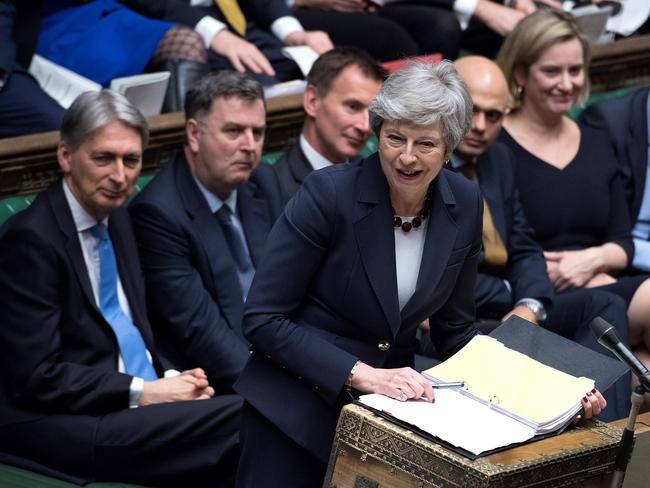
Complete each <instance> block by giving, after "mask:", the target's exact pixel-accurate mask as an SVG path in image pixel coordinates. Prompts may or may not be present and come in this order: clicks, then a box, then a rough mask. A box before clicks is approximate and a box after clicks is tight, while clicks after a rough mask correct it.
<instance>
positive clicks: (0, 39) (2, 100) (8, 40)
mask: <svg viewBox="0 0 650 488" xmlns="http://www.w3.org/2000/svg"><path fill="white" fill-rule="evenodd" d="M40 3H41V2H40V0H22V1H20V2H16V1H15V0H0V46H2V49H0V138H3V137H16V136H23V135H27V134H32V133H35V132H45V131H50V130H58V128H59V127H61V119H62V118H63V112H64V111H65V110H64V109H63V107H61V105H59V104H58V103H57V102H56V100H54V99H53V98H51V97H50V96H49V95H48V94H47V93H45V92H44V91H43V89H42V88H41V87H40V85H39V84H38V82H37V81H36V80H35V79H34V78H33V77H32V76H31V75H30V74H29V73H28V71H27V68H29V64H30V63H31V60H32V56H33V54H34V45H33V44H34V43H33V42H31V41H35V39H36V36H37V34H38V24H39V21H38V12H39V8H40Z"/></svg>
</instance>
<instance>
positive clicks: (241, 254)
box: [215, 204, 255, 300]
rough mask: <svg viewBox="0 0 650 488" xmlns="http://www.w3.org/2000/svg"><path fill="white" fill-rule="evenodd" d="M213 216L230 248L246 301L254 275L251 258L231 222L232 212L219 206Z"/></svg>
mask: <svg viewBox="0 0 650 488" xmlns="http://www.w3.org/2000/svg"><path fill="white" fill-rule="evenodd" d="M215 215H216V216H217V219H219V223H220V224H221V229H222V230H223V233H224V235H225V236H226V242H228V247H229V248H230V253H231V254H232V257H233V259H234V260H235V263H236V264H237V273H238V275H239V283H240V284H241V288H242V295H243V298H244V300H246V297H247V296H248V290H250V287H251V283H252V281H253V275H254V274H255V267H254V266H253V262H252V261H251V257H250V256H249V255H248V250H247V249H246V246H245V244H244V236H243V235H242V233H241V231H240V230H239V229H238V228H237V227H235V224H234V223H233V221H232V212H231V211H230V207H228V205H226V204H223V205H221V208H220V209H219V210H218V211H217V213H216V214H215Z"/></svg>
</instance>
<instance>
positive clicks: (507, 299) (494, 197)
mask: <svg viewBox="0 0 650 488" xmlns="http://www.w3.org/2000/svg"><path fill="white" fill-rule="evenodd" d="M477 172H478V182H479V186H480V188H481V192H482V193H483V197H484V198H485V201H486V202H487V204H488V207H489V208H490V213H491V215H492V220H493V221H494V226H495V228H496V230H497V232H498V233H499V236H501V239H502V240H503V243H504V245H505V247H506V249H507V251H508V262H507V264H506V267H505V270H504V272H503V274H502V275H501V276H496V275H495V274H494V273H492V272H489V271H485V270H483V268H482V266H481V264H479V274H478V278H477V280H476V290H475V295H476V304H477V307H478V309H479V314H482V311H481V309H482V308H484V307H485V309H486V310H490V309H494V313H495V315H494V316H488V315H489V314H488V315H485V317H486V318H497V319H500V318H501V317H502V316H503V313H506V312H508V311H510V310H511V309H512V307H513V306H514V304H515V303H516V302H517V301H519V300H521V299H522V298H536V299H538V300H541V301H542V302H543V303H544V304H545V306H547V307H548V306H550V304H551V300H552V298H553V285H552V284H551V280H550V279H549V277H548V272H547V270H546V261H545V260H544V254H543V251H542V248H541V247H540V245H539V244H538V243H537V241H536V240H535V234H534V232H533V230H532V228H531V227H530V225H528V221H527V220H526V215H525V214H524V209H523V207H522V205H521V201H520V200H519V191H518V190H517V188H516V186H515V178H514V174H515V158H514V154H513V153H512V151H511V150H510V148H508V147H507V146H506V145H504V144H502V143H500V142H495V143H493V144H492V145H491V146H490V147H489V148H488V149H487V151H485V153H483V154H482V155H481V156H480V157H479V158H478V160H477ZM504 279H505V280H507V281H508V282H509V283H510V286H511V288H512V291H511V292H508V290H507V289H506V287H505V285H504V283H503V280H504ZM504 310H505V312H504Z"/></svg>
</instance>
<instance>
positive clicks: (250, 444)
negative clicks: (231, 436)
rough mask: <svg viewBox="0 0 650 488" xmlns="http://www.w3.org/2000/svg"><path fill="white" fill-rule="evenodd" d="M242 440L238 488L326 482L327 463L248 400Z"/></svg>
mask: <svg viewBox="0 0 650 488" xmlns="http://www.w3.org/2000/svg"><path fill="white" fill-rule="evenodd" d="M296 415H309V412H296ZM240 442H241V460H240V462H239V468H238V470H237V488H288V487H291V488H314V487H318V486H322V484H323V479H324V478H325V470H326V469H327V466H326V464H325V463H324V462H322V461H321V460H319V459H317V458H315V457H314V456H312V455H311V454H309V453H308V452H307V451H306V450H305V449H303V448H302V447H301V446H299V445H298V444H296V443H295V442H294V441H293V440H291V439H290V438H289V437H287V436H286V435H285V434H284V433H283V432H282V431H280V430H279V429H278V428H277V427H276V426H275V425H273V424H272V423H271V422H269V421H268V420H267V419H266V417H264V416H262V415H261V414H260V413H259V412H258V411H257V410H255V408H253V407H252V406H251V405H250V404H249V403H248V402H244V407H243V409H242V427H241V432H240Z"/></svg>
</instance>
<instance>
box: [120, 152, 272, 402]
mask: <svg viewBox="0 0 650 488" xmlns="http://www.w3.org/2000/svg"><path fill="white" fill-rule="evenodd" d="M282 208H283V206H282V201H281V198H280V192H279V189H278V187H277V181H276V179H275V175H273V173H272V170H271V168H270V167H268V166H266V165H261V166H260V167H259V168H258V169H257V170H256V171H255V172H254V173H253V175H252V176H251V178H250V180H249V181H248V182H246V183H244V184H242V185H240V187H239V188H238V190H237V212H238V213H239V216H240V219H241V222H242V225H243V227H244V233H245V234H246V238H247V244H248V248H249V250H250V253H251V258H252V260H253V264H254V265H255V267H256V268H257V267H258V266H259V265H260V264H261V262H262V250H263V247H264V244H265V243H266V238H267V235H268V233H269V232H270V230H271V227H272V226H273V223H274V222H275V220H276V219H277V217H278V216H279V215H280V213H281V211H282ZM130 212H131V216H132V218H133V224H134V228H135V234H136V238H137V241H138V246H139V249H140V256H141V259H142V267H143V270H144V274H145V278H146V281H147V302H148V306H149V310H150V313H151V316H152V321H153V322H154V323H155V324H156V327H157V329H156V338H157V340H158V346H159V348H160V350H161V351H163V352H164V353H165V356H166V357H167V358H169V359H170V360H171V361H172V362H174V363H175V364H176V365H177V366H178V367H180V368H190V367H196V366H197V365H198V366H200V367H202V368H203V369H205V371H206V373H207V375H208V378H209V380H210V384H211V385H213V386H215V388H216V389H217V391H220V392H223V391H224V389H225V390H226V391H229V390H231V389H232V384H233V382H234V380H235V379H236V378H237V376H238V375H239V373H240V371H241V369H242V368H243V367H244V364H245V363H246V360H247V359H248V356H249V350H248V342H247V341H246V340H245V339H244V336H243V334H242V331H241V320H242V314H243V309H244V303H243V298H242V291H241V285H240V283H239V277H238V274H237V269H236V264H235V262H234V260H233V258H232V256H231V253H230V249H229V247H228V243H227V241H226V238H225V237H224V235H223V232H222V230H221V226H220V225H219V222H218V221H217V218H216V217H215V216H214V215H213V214H212V212H211V210H210V207H209V206H208V203H207V201H206V200H205V197H204V196H203V194H202V193H201V191H200V190H199V187H198V186H197V184H196V182H195V181H194V178H193V177H192V173H191V172H190V169H189V166H188V164H187V162H186V160H185V157H184V156H183V155H180V156H179V157H178V158H177V159H176V160H175V161H174V162H172V163H170V164H168V165H167V166H166V167H165V168H163V169H162V170H161V171H160V173H159V174H158V175H157V176H156V177H155V178H154V179H153V181H151V183H149V185H147V187H146V188H145V189H144V190H143V191H142V192H141V193H140V194H139V195H138V196H137V197H136V198H135V199H134V201H133V202H132V203H131V205H130Z"/></svg>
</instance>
